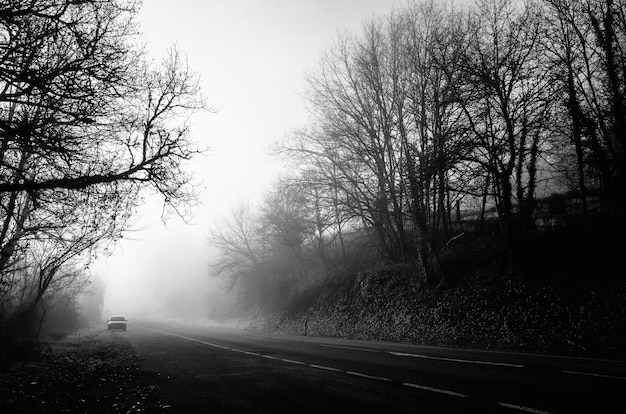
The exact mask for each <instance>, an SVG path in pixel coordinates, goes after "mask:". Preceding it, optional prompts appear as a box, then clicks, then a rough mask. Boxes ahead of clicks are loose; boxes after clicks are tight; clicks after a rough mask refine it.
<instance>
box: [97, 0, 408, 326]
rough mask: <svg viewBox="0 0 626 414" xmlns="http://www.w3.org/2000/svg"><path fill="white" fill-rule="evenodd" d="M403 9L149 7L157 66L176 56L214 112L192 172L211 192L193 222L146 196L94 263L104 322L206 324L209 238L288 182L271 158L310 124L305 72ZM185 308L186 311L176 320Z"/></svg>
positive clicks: (385, 4)
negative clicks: (138, 319)
mask: <svg viewBox="0 0 626 414" xmlns="http://www.w3.org/2000/svg"><path fill="white" fill-rule="evenodd" d="M173 4H175V6H173ZM402 4H404V2H403V1H402V0H177V1H176V2H172V1H171V0H144V4H143V6H142V8H141V10H140V13H139V16H138V17H139V19H138V22H139V24H140V27H139V30H140V31H141V32H142V35H143V38H144V40H145V42H146V47H147V49H148V51H149V53H151V54H152V55H153V56H155V59H157V60H158V59H160V58H161V57H162V56H163V55H164V54H165V53H166V51H167V50H168V48H170V47H171V46H174V45H175V46H176V48H177V49H179V50H180V51H181V52H182V53H183V54H184V56H186V58H187V61H188V63H189V66H190V68H191V69H192V70H194V71H195V72H197V73H198V74H199V76H200V79H201V84H202V91H203V95H204V96H205V97H206V101H207V104H208V106H209V107H211V108H213V109H215V111H214V112H212V113H209V112H203V113H199V114H196V115H195V116H194V117H193V118H192V121H191V127H192V131H193V135H194V138H195V140H196V141H197V143H198V145H199V146H200V147H210V148H211V151H210V152H209V153H208V154H206V155H203V156H201V157H199V158H198V159H196V160H194V161H193V163H191V164H190V169H192V170H193V172H194V174H195V176H196V179H197V180H199V181H200V182H201V184H200V189H201V195H200V200H199V201H200V203H199V205H198V206H197V207H195V208H194V210H193V219H192V220H191V222H189V223H185V222H184V221H182V220H181V219H180V218H178V217H176V216H172V217H169V219H168V220H167V222H166V223H163V221H162V220H161V205H160V200H158V199H152V198H150V197H147V198H146V203H145V205H144V206H142V207H141V208H140V209H139V211H138V215H137V223H136V226H135V227H136V230H135V231H132V232H130V233H128V238H126V239H124V240H122V241H121V242H120V243H118V244H117V245H116V246H115V249H114V250H113V252H112V254H111V255H108V256H102V257H100V258H99V259H98V260H97V261H96V262H95V263H93V264H92V266H91V268H90V269H91V273H92V275H94V276H97V277H99V278H101V279H103V280H104V282H105V285H106V295H105V304H104V309H103V311H104V313H105V315H104V316H107V315H108V314H120V313H121V314H127V315H131V316H132V315H137V316H158V317H161V318H167V317H172V318H174V317H177V318H180V317H181V315H180V314H181V313H182V314H185V316H187V314H188V315H189V316H190V317H191V316H192V315H193V316H196V317H197V316H198V315H200V314H202V312H203V309H204V305H205V303H206V302H207V301H210V300H218V299H219V298H220V297H221V296H220V293H219V291H218V290H216V289H218V288H219V281H218V280H216V279H214V278H211V277H210V276H209V271H208V265H209V261H210V260H211V257H210V256H211V248H210V246H209V244H208V234H209V229H210V227H211V226H212V225H213V224H214V223H215V221H216V220H218V219H219V218H220V217H222V216H224V215H225V214H227V213H228V211H229V209H230V208H231V207H232V206H234V205H236V204H237V203H238V202H242V201H243V202H246V201H252V202H254V201H255V200H257V199H259V197H261V196H262V195H263V192H264V191H266V190H267V189H268V187H269V185H270V184H271V182H272V179H273V178H274V177H275V176H276V175H277V174H278V173H280V171H281V166H280V163H279V162H277V161H276V160H274V159H272V157H271V155H270V154H269V148H270V147H271V145H272V144H273V143H274V142H275V141H277V140H281V139H282V138H283V137H284V136H285V135H286V134H288V133H289V132H290V131H292V130H294V129H297V128H300V127H303V126H305V125H306V123H307V111H306V107H305V104H304V101H303V99H302V94H303V93H304V90H305V82H304V75H305V73H306V71H308V70H312V71H314V70H315V68H316V66H317V65H318V62H319V59H320V57H321V54H322V53H323V52H324V51H325V50H327V49H328V48H329V47H330V46H331V45H332V43H333V42H334V41H335V39H336V38H337V36H338V33H340V32H342V31H345V30H348V31H351V32H357V31H358V30H359V28H360V27H361V25H362V24H363V22H364V21H367V20H369V19H371V18H372V17H375V16H380V15H382V16H384V15H388V14H390V13H391V11H392V10H393V9H394V8H398V7H400V6H401V5H402ZM177 304H184V306H182V309H184V311H182V312H178V313H179V314H178V315H174V314H173V313H172V310H171V309H174V308H175V307H176V305H177ZM179 309H180V308H179Z"/></svg>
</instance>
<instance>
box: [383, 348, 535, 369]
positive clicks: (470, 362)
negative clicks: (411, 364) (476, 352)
mask: <svg viewBox="0 0 626 414" xmlns="http://www.w3.org/2000/svg"><path fill="white" fill-rule="evenodd" d="M388 352H389V353H390V354H391V355H395V356H401V357H411V358H424V359H436V360H439V361H451V362H463V363H466V364H480V365H498V366H503V367H513V368H524V365H520V364H509V363H506V362H491V361H476V360H472V359H457V358H444V357H435V356H430V355H421V354H407V353H404V352H392V351H388Z"/></svg>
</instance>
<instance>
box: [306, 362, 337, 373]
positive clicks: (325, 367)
mask: <svg viewBox="0 0 626 414" xmlns="http://www.w3.org/2000/svg"><path fill="white" fill-rule="evenodd" d="M308 365H309V366H310V367H311V368H318V369H324V370H326V371H333V372H344V371H343V370H341V369H339V368H333V367H327V366H324V365H316V364H308Z"/></svg>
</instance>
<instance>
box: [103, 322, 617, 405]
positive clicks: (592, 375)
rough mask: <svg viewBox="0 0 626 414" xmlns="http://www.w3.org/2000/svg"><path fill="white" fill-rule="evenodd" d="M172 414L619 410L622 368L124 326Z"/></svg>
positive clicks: (312, 339) (430, 349)
mask: <svg viewBox="0 0 626 414" xmlns="http://www.w3.org/2000/svg"><path fill="white" fill-rule="evenodd" d="M115 335H119V336H123V337H124V338H125V339H126V340H127V341H128V342H129V343H130V344H131V346H132V347H133V348H134V349H135V351H136V352H137V354H138V356H139V357H141V358H142V359H143V360H144V361H145V364H144V369H146V370H148V371H151V372H153V373H157V375H156V378H158V379H159V385H160V386H161V388H162V389H163V390H164V392H165V396H166V398H167V399H168V400H169V401H170V402H171V403H172V409H173V412H180V413H203V412H206V413H226V412H228V413H230V412H232V413H287V412H289V413H296V414H301V413H359V412H363V413H409V412H415V413H470V412H480V413H492V412H493V413H579V412H580V413H612V412H619V413H621V412H624V405H623V404H624V403H623V398H622V397H623V394H624V392H625V391H626V363H624V362H617V361H605V360H592V359H574V358H563V357H552V356H541V355H531V354H520V353H504V352H489V351H479V350H462V349H450V348H437V347H424V346H412V345H402V344H392V343H382V342H366V341H351V340H336V339H329V338H316V337H304V336H290V335H271V334H260V333H257V332H251V331H245V330H236V329H226V328H209V327H200V326H191V325H185V324H175V323H154V322H139V323H133V322H132V321H131V322H130V323H129V326H128V330H127V331H126V332H116V333H115Z"/></svg>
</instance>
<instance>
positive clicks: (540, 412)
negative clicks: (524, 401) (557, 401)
mask: <svg viewBox="0 0 626 414" xmlns="http://www.w3.org/2000/svg"><path fill="white" fill-rule="evenodd" d="M496 404H498V405H499V406H501V407H506V408H512V409H514V410H518V411H523V412H525V413H533V414H552V413H551V412H550V411H544V410H538V409H536V408H530V407H524V406H523V405H517V404H508V403H503V402H496Z"/></svg>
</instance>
